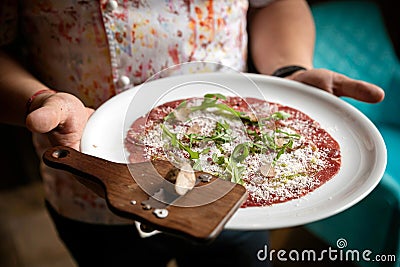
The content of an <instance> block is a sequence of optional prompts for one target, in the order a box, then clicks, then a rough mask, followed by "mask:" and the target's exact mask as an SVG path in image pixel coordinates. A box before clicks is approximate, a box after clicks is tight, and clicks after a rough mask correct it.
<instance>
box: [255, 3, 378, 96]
mask: <svg viewBox="0 0 400 267" xmlns="http://www.w3.org/2000/svg"><path fill="white" fill-rule="evenodd" d="M249 37H250V38H249V40H250V44H249V48H250V50H251V55H252V61H253V64H254V66H255V68H256V70H257V71H258V72H259V73H261V74H267V75H271V74H272V73H273V72H274V71H275V70H277V69H279V68H281V67H284V66H290V65H298V66H302V67H304V68H306V69H307V70H306V71H304V70H300V71H297V72H295V73H293V74H292V75H290V76H288V77H286V78H288V79H292V80H296V81H299V82H302V83H305V84H309V85H312V86H315V87H318V88H320V89H323V90H325V91H328V92H330V93H333V94H335V95H337V96H348V97H352V98H355V99H358V100H360V101H364V102H370V103H376V102H380V101H382V100H383V98H384V91H383V90H382V89H381V88H379V87H378V86H376V85H373V84H370V83H367V82H364V81H358V80H354V79H351V78H349V77H347V76H345V75H342V74H339V73H336V72H333V71H330V70H326V69H313V55H314V43H315V25H314V20H313V17H312V13H311V11H310V8H309V6H308V4H307V2H306V1H304V0H275V1H273V2H272V3H270V4H268V5H267V6H265V7H264V8H258V9H250V10H249Z"/></svg>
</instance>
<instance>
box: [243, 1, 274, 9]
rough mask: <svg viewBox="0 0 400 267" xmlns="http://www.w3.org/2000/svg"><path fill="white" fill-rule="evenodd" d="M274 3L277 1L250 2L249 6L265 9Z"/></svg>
mask: <svg viewBox="0 0 400 267" xmlns="http://www.w3.org/2000/svg"><path fill="white" fill-rule="evenodd" d="M274 1H277V0H249V5H250V7H254V8H258V7H264V6H266V5H268V4H270V3H271V2H274Z"/></svg>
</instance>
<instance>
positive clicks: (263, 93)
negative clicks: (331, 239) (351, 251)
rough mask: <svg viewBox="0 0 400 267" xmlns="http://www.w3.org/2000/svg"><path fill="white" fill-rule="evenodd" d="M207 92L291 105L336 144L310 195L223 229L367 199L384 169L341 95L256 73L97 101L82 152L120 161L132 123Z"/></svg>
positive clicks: (177, 81)
mask: <svg viewBox="0 0 400 267" xmlns="http://www.w3.org/2000/svg"><path fill="white" fill-rule="evenodd" d="M207 92H220V93H222V94H225V95H240V96H242V97H245V96H252V97H258V98H264V97H265V99H266V100H268V101H272V102H278V103H281V104H283V105H287V106H291V107H293V108H296V109H299V110H300V111H302V112H304V113H306V114H308V115H309V116H311V118H313V119H315V120H316V121H318V122H319V123H320V124H321V125H322V127H323V128H324V129H325V130H327V131H328V132H329V133H330V134H331V135H332V136H333V137H334V138H335V139H336V140H337V141H338V142H339V144H340V147H341V154H342V166H341V169H340V171H339V173H338V174H337V175H336V176H335V177H333V178H332V179H331V180H330V181H328V182H327V183H326V184H324V185H323V186H321V187H320V188H318V189H316V190H315V191H314V192H312V193H310V194H308V195H306V196H304V197H302V198H300V199H296V200H291V201H288V202H286V203H282V204H276V205H272V206H268V207H249V208H241V209H239V210H238V211H237V212H236V213H235V215H234V216H233V217H232V218H231V219H230V221H229V222H228V223H227V225H226V228H228V229H252V230H256V229H274V228H281V227H290V226H296V225H301V224H305V223H310V222H314V221H317V220H320V219H324V218H327V217H329V216H332V215H334V214H337V213H339V212H341V211H343V210H345V209H347V208H349V207H351V206H352V205H354V204H356V203H357V202H358V201H360V200H361V199H363V198H364V197H365V196H367V195H368V194H369V193H370V192H371V191H372V190H373V189H374V188H375V186H376V185H377V184H378V183H379V181H380V179H381V178H382V176H383V173H384V170H385V167H386V147H385V144H384V141H383V139H382V136H381V135H380V133H379V131H378V130H377V129H376V127H375V126H374V125H373V124H372V123H371V121H370V120H369V119H368V118H367V117H365V116H364V115H363V114H362V113H361V112H359V111H358V110H357V109H355V108H354V107H353V106H351V105H349V104H348V103H346V102H345V101H343V100H342V99H340V98H337V97H335V96H333V95H331V94H328V93H326V92H324V91H322V90H318V89H316V88H313V87H310V86H306V85H304V84H301V83H297V82H293V81H288V80H285V79H280V78H274V77H268V76H262V75H255V74H246V75H243V74H222V73H211V74H195V75H182V76H174V77H169V78H162V79H158V80H155V81H152V82H148V83H145V84H143V85H141V86H138V87H135V88H133V89H130V90H127V91H125V92H123V93H121V94H119V95H117V96H115V97H113V98H111V99H110V100H109V101H107V102H106V103H104V104H103V105H102V106H101V107H100V108H98V109H97V110H96V112H95V113H94V114H93V116H92V117H91V118H90V120H89V122H88V124H87V126H86V128H85V131H84V133H83V137H82V143H81V149H82V152H84V153H87V154H90V155H94V156H97V157H101V158H104V159H107V160H110V161H114V162H125V163H126V162H127V160H126V151H125V148H124V144H123V142H124V138H125V134H126V132H127V130H128V128H129V126H130V125H131V123H132V122H133V121H134V120H135V119H136V118H138V117H139V116H142V115H144V114H145V113H147V112H148V111H149V110H150V109H151V108H152V107H154V106H156V105H159V104H161V103H164V102H167V101H170V100H175V99H181V98H185V97H193V96H199V97H201V96H203V95H204V94H205V93H207Z"/></svg>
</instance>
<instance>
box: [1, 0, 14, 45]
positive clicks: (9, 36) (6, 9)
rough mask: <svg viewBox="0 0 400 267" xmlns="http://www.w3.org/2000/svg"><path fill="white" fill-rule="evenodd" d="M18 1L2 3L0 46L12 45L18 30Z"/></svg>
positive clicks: (9, 0) (8, 0)
mask: <svg viewBox="0 0 400 267" xmlns="http://www.w3.org/2000/svg"><path fill="white" fill-rule="evenodd" d="M17 11H18V1H15V0H1V1H0V25H1V26H0V46H3V45H7V44H10V43H12V42H13V41H14V40H15V38H16V36H17V30H18V25H17V22H18V12H17Z"/></svg>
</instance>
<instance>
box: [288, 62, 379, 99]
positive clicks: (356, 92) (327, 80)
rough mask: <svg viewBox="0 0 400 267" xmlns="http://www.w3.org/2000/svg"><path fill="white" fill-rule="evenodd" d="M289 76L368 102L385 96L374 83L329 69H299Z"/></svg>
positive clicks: (338, 94)
mask: <svg viewBox="0 0 400 267" xmlns="http://www.w3.org/2000/svg"><path fill="white" fill-rule="evenodd" d="M287 78H288V79H291V80H295V81H298V82H302V83H305V84H308V85H311V86H314V87H317V88H320V89H322V90H325V91H327V92H329V93H332V94H334V95H336V96H347V97H351V98H354V99H357V100H360V101H363V102H368V103H378V102H381V101H382V100H383V98H384V97H385V92H384V91H383V90H382V89H381V88H380V87H378V86H376V85H374V84H371V83H367V82H364V81H360V80H354V79H351V78H349V77H347V76H345V75H343V74H339V73H337V72H333V71H330V70H327V69H311V70H306V71H297V72H295V73H294V74H292V75H290V76H288V77H287Z"/></svg>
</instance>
